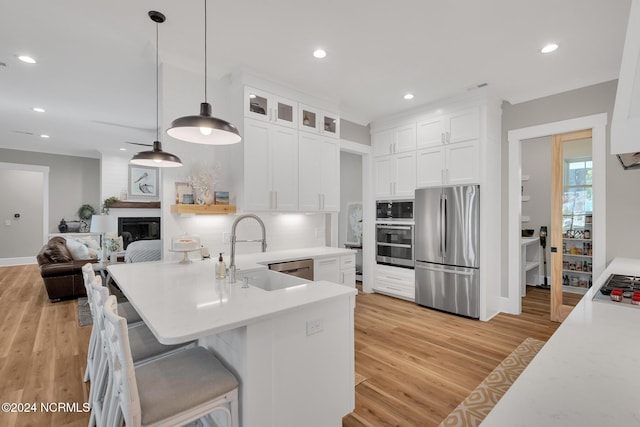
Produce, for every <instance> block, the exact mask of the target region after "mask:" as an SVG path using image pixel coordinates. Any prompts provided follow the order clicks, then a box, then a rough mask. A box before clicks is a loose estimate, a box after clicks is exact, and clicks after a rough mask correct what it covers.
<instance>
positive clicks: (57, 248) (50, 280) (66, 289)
mask: <svg viewBox="0 0 640 427" xmlns="http://www.w3.org/2000/svg"><path fill="white" fill-rule="evenodd" d="M36 259H37V260H38V266H39V267H40V275H41V276H42V280H43V282H44V286H45V288H46V290H47V295H48V296H49V300H51V302H57V301H60V300H63V299H71V298H77V297H80V296H86V292H85V288H84V280H83V278H82V266H83V265H85V264H86V263H87V262H91V263H95V262H98V260H97V259H82V260H74V259H73V257H72V256H71V252H69V249H67V245H66V240H65V238H64V237H60V236H56V237H52V238H51V239H49V241H48V242H47V243H46V244H45V245H44V246H43V247H42V249H41V250H40V252H39V253H38V255H37V256H36Z"/></svg>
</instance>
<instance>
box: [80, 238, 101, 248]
mask: <svg viewBox="0 0 640 427" xmlns="http://www.w3.org/2000/svg"><path fill="white" fill-rule="evenodd" d="M99 239H100V237H78V238H76V239H75V240H77V241H78V242H80V243H82V244H83V245H85V246H86V247H88V248H89V249H95V250H96V251H99V250H100V242H99Z"/></svg>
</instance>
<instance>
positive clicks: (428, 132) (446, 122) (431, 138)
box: [417, 107, 480, 149]
mask: <svg viewBox="0 0 640 427" xmlns="http://www.w3.org/2000/svg"><path fill="white" fill-rule="evenodd" d="M417 129H418V130H417V134H418V135H417V148H418V149H420V148H425V147H434V146H438V145H444V144H454V143H456V142H464V141H471V140H474V139H478V138H480V109H479V108H478V107H473V108H469V109H465V110H460V111H456V112H453V113H450V114H445V115H435V116H429V117H427V118H424V119H420V120H418V124H417Z"/></svg>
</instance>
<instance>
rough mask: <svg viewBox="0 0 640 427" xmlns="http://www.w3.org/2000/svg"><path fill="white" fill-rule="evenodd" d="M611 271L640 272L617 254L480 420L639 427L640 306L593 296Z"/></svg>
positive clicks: (534, 426) (536, 426)
mask: <svg viewBox="0 0 640 427" xmlns="http://www.w3.org/2000/svg"><path fill="white" fill-rule="evenodd" d="M610 274H625V275H632V276H640V260H637V259H624V258H616V259H614V260H613V261H612V262H611V263H610V264H609V266H608V267H607V268H606V270H605V271H604V273H603V274H602V275H601V276H600V277H599V278H598V279H597V280H596V282H595V283H594V285H593V287H592V288H591V289H590V290H589V291H588V292H587V294H586V295H585V296H584V298H583V299H582V300H581V301H580V302H579V303H578V305H577V306H576V307H575V308H574V309H573V311H572V312H571V313H570V314H569V316H568V317H567V319H566V320H565V321H564V322H563V323H562V325H560V327H559V328H558V330H557V331H556V332H555V333H554V334H553V335H552V336H551V338H550V339H549V341H547V343H546V344H545V345H544V347H543V348H542V350H540V352H539V353H538V355H537V356H536V357H535V358H534V359H533V360H532V361H531V363H530V364H529V366H527V368H526V369H525V371H524V372H523V373H522V374H521V375H520V377H518V379H517V380H516V381H515V382H514V383H513V385H512V386H511V388H510V389H509V390H508V391H507V392H506V393H505V395H504V396H503V397H502V399H500V401H499V402H498V404H497V405H496V406H495V407H494V408H493V410H492V411H491V412H490V413H489V415H488V416H487V417H486V418H485V420H484V422H483V423H482V424H481V425H482V426H483V427H490V426H495V427H504V426H509V427H519V426H523V427H524V426H527V427H540V426H545V427H554V426H557V427H590V426H593V427H601V426H607V427H615V426H619V427H629V426H640V370H639V369H638V366H640V308H639V307H637V306H632V305H630V304H626V305H622V304H621V303H614V302H611V301H606V300H604V301H603V300H593V296H594V295H595V293H596V292H598V291H599V289H600V286H601V285H602V284H603V283H604V281H605V280H606V279H607V278H608V277H609V275H610Z"/></svg>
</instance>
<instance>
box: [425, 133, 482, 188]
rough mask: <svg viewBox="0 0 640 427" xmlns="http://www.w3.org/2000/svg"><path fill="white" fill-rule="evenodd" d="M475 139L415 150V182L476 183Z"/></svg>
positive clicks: (431, 185) (477, 149)
mask: <svg viewBox="0 0 640 427" xmlns="http://www.w3.org/2000/svg"><path fill="white" fill-rule="evenodd" d="M479 149H480V147H479V145H478V141H477V140H471V141H467V142H458V143H456V144H445V145H441V146H438V147H428V148H423V149H421V150H418V152H417V160H416V180H417V182H416V186H417V187H418V188H422V187H433V186H438V185H457V184H477V183H479V182H480V165H479V161H478V158H479V157H478V156H479V155H480V152H479Z"/></svg>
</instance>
